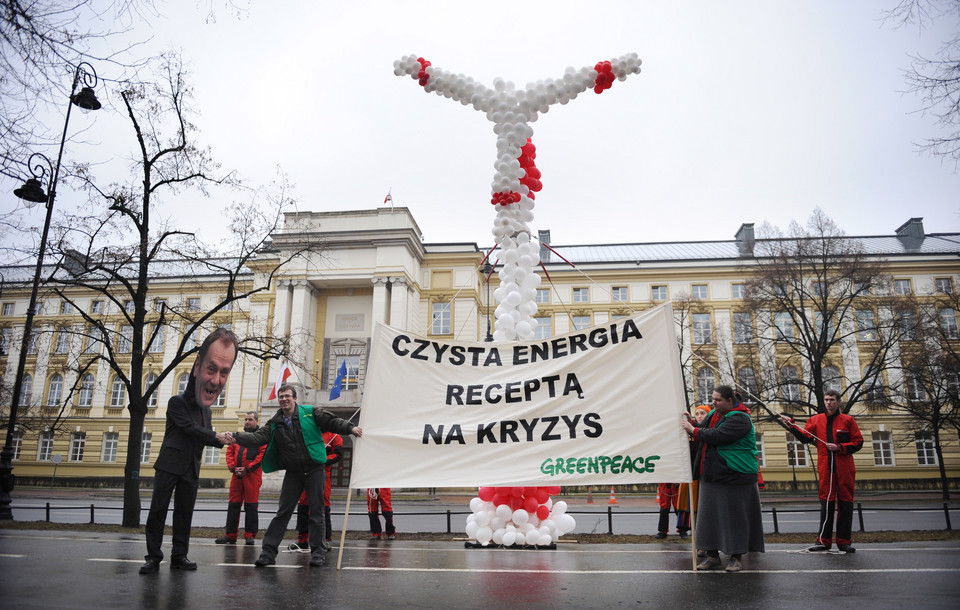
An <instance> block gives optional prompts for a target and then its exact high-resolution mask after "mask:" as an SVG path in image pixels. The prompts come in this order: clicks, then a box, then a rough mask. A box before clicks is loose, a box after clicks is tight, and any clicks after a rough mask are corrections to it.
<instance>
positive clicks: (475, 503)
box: [470, 498, 483, 517]
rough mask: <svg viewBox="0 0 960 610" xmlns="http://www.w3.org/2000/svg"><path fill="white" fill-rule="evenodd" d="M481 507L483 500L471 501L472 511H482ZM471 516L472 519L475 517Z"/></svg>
mask: <svg viewBox="0 0 960 610" xmlns="http://www.w3.org/2000/svg"><path fill="white" fill-rule="evenodd" d="M481 506H483V500H481V499H480V498H474V499H473V500H470V510H472V511H473V512H477V511H478V510H480V507H481ZM470 516H471V517H472V516H473V515H470Z"/></svg>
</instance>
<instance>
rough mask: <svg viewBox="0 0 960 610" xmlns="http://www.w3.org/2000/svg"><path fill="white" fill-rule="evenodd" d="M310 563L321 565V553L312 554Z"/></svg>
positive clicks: (316, 565) (315, 565) (314, 565)
mask: <svg viewBox="0 0 960 610" xmlns="http://www.w3.org/2000/svg"><path fill="white" fill-rule="evenodd" d="M310 565H311V566H313V567H318V566H322V565H323V554H319V555H314V556H313V557H311V558H310Z"/></svg>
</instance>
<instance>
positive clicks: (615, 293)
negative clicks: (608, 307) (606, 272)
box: [610, 286, 629, 303]
mask: <svg viewBox="0 0 960 610" xmlns="http://www.w3.org/2000/svg"><path fill="white" fill-rule="evenodd" d="M610 299H611V300H612V301H614V302H620V303H626V302H627V301H628V300H629V299H628V298H627V287H626V286H614V287H613V288H611V289H610Z"/></svg>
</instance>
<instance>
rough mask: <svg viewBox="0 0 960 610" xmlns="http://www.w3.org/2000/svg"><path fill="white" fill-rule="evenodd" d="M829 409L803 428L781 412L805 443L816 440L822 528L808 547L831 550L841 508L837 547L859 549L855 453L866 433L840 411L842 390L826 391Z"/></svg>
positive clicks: (825, 403) (811, 549)
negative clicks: (855, 515)
mask: <svg viewBox="0 0 960 610" xmlns="http://www.w3.org/2000/svg"><path fill="white" fill-rule="evenodd" d="M823 404H824V407H825V410H826V412H825V413H818V414H816V415H814V416H813V417H811V418H810V419H808V420H807V424H806V425H805V426H804V427H803V429H802V430H801V429H800V427H799V426H797V425H796V423H794V421H793V418H791V417H788V416H786V415H781V416H780V419H781V420H783V421H784V422H785V423H786V425H787V429H788V430H790V432H792V433H793V435H794V436H795V437H797V439H798V440H799V441H800V442H802V443H816V445H817V471H818V473H819V475H820V531H819V534H818V535H817V542H816V544H814V545H813V546H811V547H810V548H808V549H807V550H808V551H811V552H817V551H827V550H830V547H831V546H832V545H833V513H834V510H836V512H837V548H839V549H840V550H841V551H843V552H845V553H853V552H856V549H855V548H853V547H852V546H851V540H850V536H851V532H852V529H853V487H854V483H855V481H856V471H857V469H856V466H855V465H854V462H853V454H854V453H856V452H857V451H860V448H861V447H863V435H861V434H860V427H859V426H857V422H856V421H854V419H853V418H852V417H850V416H849V415H847V414H846V413H841V412H840V393H839V392H837V391H836V390H827V391H826V392H824V393H823Z"/></svg>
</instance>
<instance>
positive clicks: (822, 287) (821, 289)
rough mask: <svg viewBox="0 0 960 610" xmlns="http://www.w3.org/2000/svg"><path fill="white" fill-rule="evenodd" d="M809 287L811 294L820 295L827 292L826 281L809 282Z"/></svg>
mask: <svg viewBox="0 0 960 610" xmlns="http://www.w3.org/2000/svg"><path fill="white" fill-rule="evenodd" d="M810 288H812V289H813V296H815V297H822V296H826V294H827V283H826V282H820V281H815V282H811V283H810Z"/></svg>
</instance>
